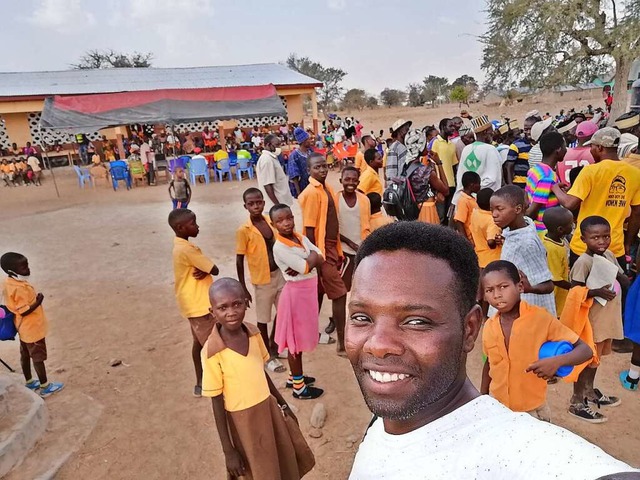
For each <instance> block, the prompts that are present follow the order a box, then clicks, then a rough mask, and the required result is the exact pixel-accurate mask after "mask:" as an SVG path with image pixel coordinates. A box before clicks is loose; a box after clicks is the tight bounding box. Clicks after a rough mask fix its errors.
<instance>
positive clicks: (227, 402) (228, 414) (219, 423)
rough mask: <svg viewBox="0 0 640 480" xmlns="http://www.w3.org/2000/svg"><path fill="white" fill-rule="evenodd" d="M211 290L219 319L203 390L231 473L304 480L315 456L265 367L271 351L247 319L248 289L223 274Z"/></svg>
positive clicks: (205, 362)
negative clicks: (245, 319) (302, 479)
mask: <svg viewBox="0 0 640 480" xmlns="http://www.w3.org/2000/svg"><path fill="white" fill-rule="evenodd" d="M209 294H210V302H211V311H212V312H213V316H214V318H215V320H216V322H217V323H216V326H215V327H214V328H213V330H212V332H211V335H210V336H209V338H208V340H207V341H206V343H205V345H204V348H203V349H202V368H203V372H204V374H203V383H202V386H203V389H202V394H203V395H205V396H207V397H211V401H212V404H213V415H214V418H215V422H216V427H217V429H218V434H219V436H220V443H221V444H222V450H223V452H224V456H225V463H226V467H227V472H228V474H229V476H230V477H231V478H237V477H242V478H247V479H265V480H298V479H300V478H302V477H303V476H304V475H305V474H306V473H307V472H309V471H310V470H311V469H312V468H313V466H314V464H315V459H314V457H313V453H312V452H311V449H310V448H309V446H308V445H307V443H306V442H305V440H304V437H303V436H302V433H301V432H300V429H299V427H298V420H297V418H296V417H295V415H294V414H293V412H292V411H291V408H290V407H289V405H287V402H286V401H285V400H284V398H282V395H280V392H279V391H278V389H277V388H276V387H275V386H274V385H273V382H272V381H271V379H270V378H269V376H268V375H267V374H266V373H265V371H264V368H263V365H264V362H265V361H267V360H268V359H269V353H268V352H267V348H266V347H265V345H264V343H263V341H262V338H261V336H260V332H259V331H258V329H257V328H256V327H255V326H253V325H251V324H248V323H244V321H243V320H244V316H245V313H246V309H247V299H246V294H245V292H244V289H243V288H242V286H241V285H240V283H239V282H238V281H237V280H234V279H231V278H221V279H220V280H218V281H217V282H216V283H215V284H213V285H212V286H211V288H210V291H209ZM285 417H288V418H285Z"/></svg>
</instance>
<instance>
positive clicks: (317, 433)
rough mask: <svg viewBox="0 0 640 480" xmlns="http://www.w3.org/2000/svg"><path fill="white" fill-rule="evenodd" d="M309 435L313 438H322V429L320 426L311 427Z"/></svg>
mask: <svg viewBox="0 0 640 480" xmlns="http://www.w3.org/2000/svg"><path fill="white" fill-rule="evenodd" d="M309 436H310V437H311V438H321V437H322V430H320V429H319V428H311V430H309Z"/></svg>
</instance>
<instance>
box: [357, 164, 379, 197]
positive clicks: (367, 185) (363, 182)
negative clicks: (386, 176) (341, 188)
mask: <svg viewBox="0 0 640 480" xmlns="http://www.w3.org/2000/svg"><path fill="white" fill-rule="evenodd" d="M358 190H360V191H361V192H362V193H364V194H365V195H367V194H369V193H377V194H379V195H380V196H381V197H382V195H383V193H384V190H383V188H382V182H381V181H380V175H378V172H376V171H375V170H374V169H373V168H372V167H371V166H370V165H367V163H366V162H365V164H364V166H363V167H362V170H361V173H360V183H359V184H358Z"/></svg>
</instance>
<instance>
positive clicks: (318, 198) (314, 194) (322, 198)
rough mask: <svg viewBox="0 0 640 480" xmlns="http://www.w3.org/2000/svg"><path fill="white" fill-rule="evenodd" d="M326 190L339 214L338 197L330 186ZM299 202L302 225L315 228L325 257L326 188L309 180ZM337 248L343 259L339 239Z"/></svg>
mask: <svg viewBox="0 0 640 480" xmlns="http://www.w3.org/2000/svg"><path fill="white" fill-rule="evenodd" d="M326 189H327V192H328V193H329V195H331V197H332V198H333V204H334V205H335V208H336V212H337V211H338V196H337V195H336V192H335V191H334V190H333V188H331V186H330V185H329V184H327V185H326ZM367 200H368V199H367ZM298 201H299V202H300V207H301V208H302V224H303V226H304V227H305V228H307V227H313V228H314V233H315V240H316V245H317V246H318V248H319V249H320V251H321V252H322V255H323V256H324V255H325V248H324V241H325V236H326V234H327V213H328V210H329V199H328V197H327V193H326V192H325V186H323V185H322V184H321V183H320V182H319V181H317V180H316V179H315V178H309V185H307V187H306V188H305V189H304V190H303V192H302V193H301V194H300V196H299V197H298ZM336 248H337V250H338V255H339V256H340V257H342V246H341V245H340V238H339V237H338V243H337V246H336Z"/></svg>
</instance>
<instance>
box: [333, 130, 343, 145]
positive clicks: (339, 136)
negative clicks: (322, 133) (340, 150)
mask: <svg viewBox="0 0 640 480" xmlns="http://www.w3.org/2000/svg"><path fill="white" fill-rule="evenodd" d="M343 141H344V128H342V127H339V128H337V129H335V130H334V131H333V143H340V142H343Z"/></svg>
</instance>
